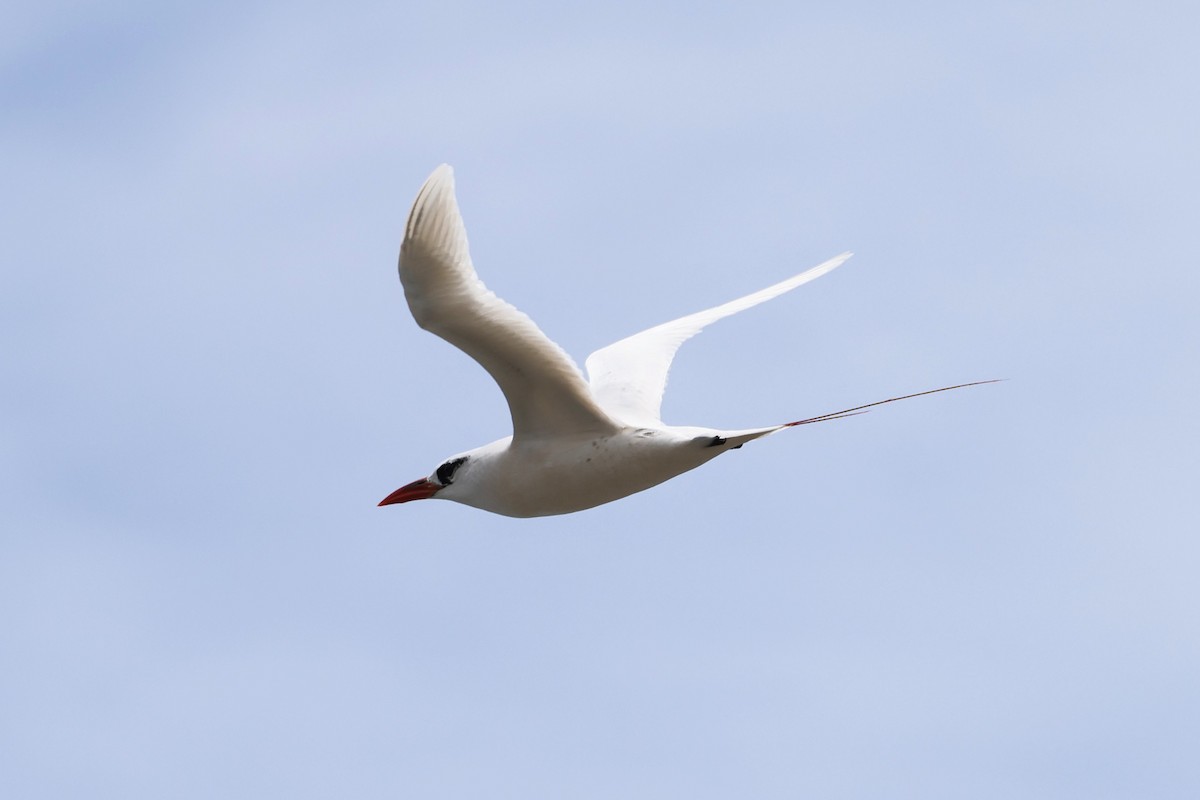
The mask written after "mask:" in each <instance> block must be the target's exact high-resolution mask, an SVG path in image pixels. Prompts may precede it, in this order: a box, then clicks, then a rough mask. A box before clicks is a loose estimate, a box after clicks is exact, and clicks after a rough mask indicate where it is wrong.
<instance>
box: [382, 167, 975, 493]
mask: <svg viewBox="0 0 1200 800" xmlns="http://www.w3.org/2000/svg"><path fill="white" fill-rule="evenodd" d="M850 255H851V254H850V253H842V254H841V255H839V256H836V257H835V258H831V259H830V260H828V261H826V262H825V263H823V264H820V265H818V266H816V267H813V268H812V269H810V270H808V271H807V272H803V273H801V274H799V275H797V276H795V277H793V278H789V279H788V280H785V281H782V282H780V283H777V284H775V285H774V286H770V287H767V288H766V289H763V290H761V291H758V292H755V293H754V294H750V295H747V296H745V297H742V298H740V299H738V300H733V301H731V302H728V303H725V304H724V305H720V306H717V307H716V308H710V309H708V310H707V311H700V312H698V313H695V314H691V315H690V316H686V317H683V318H681V319H677V320H674V321H673V322H666V323H663V324H662V325H659V326H657V327H654V328H650V329H649V330H646V331H642V332H641V333H638V334H635V335H633V336H630V337H628V338H626V339H622V340H621V341H619V342H616V343H615V344H610V345H609V346H608V347H604V348H602V349H600V350H597V351H596V352H594V353H592V354H591V355H590V356H588V359H587V362H586V366H587V372H588V380H587V381H584V378H583V375H582V374H581V373H580V371H579V368H578V367H577V366H576V365H575V362H574V361H572V360H571V357H570V356H568V355H567V354H566V352H565V351H563V349H562V348H561V347H559V346H558V345H557V344H555V343H554V342H552V341H550V339H549V338H548V337H547V336H546V335H545V334H544V333H542V331H541V330H540V329H539V328H538V326H537V325H536V324H534V322H533V320H531V319H530V318H529V317H528V316H526V315H525V314H522V313H521V312H520V311H518V310H517V309H515V308H513V307H512V306H511V305H509V304H508V303H506V302H505V301H503V300H501V299H500V298H499V297H497V296H496V295H495V294H493V293H492V292H490V291H488V289H487V287H486V286H484V285H483V282H482V281H480V280H479V277H478V276H477V275H476V274H475V268H474V266H472V264H471V256H470V253H469V252H468V248H467V232H466V228H465V227H464V225H463V220H462V216H461V214H460V213H459V210H458V203H457V201H456V199H455V196H454V173H453V170H451V168H450V167H449V166H448V165H445V164H443V165H442V166H440V167H438V168H437V169H436V170H434V171H433V174H432V175H430V176H429V178H428V180H426V181H425V185H424V186H422V187H421V191H420V192H419V193H418V194H417V199H416V201H415V202H414V203H413V207H412V211H411V212H410V213H409V217H408V224H407V226H406V227H405V231H404V242H403V244H402V245H401V246H400V281H401V283H402V284H403V286H404V296H405V297H406V298H407V300H408V307H409V309H410V310H411V311H412V315H413V318H414V319H415V320H416V322H417V324H418V325H420V326H421V327H422V328H424V329H425V330H427V331H430V332H431V333H435V334H437V335H438V336H440V337H442V338H443V339H445V340H446V341H448V342H450V343H451V344H453V345H454V346H456V347H458V348H459V349H460V350H462V351H463V352H465V353H466V354H467V355H469V356H471V357H472V358H474V359H475V360H476V361H478V362H479V363H480V365H482V366H483V368H484V369H486V370H487V371H488V372H489V373H490V374H491V376H492V378H493V379H494V380H495V381H496V383H497V384H499V385H500V389H501V391H503V392H504V397H505V399H506V400H507V401H508V408H509V411H510V413H511V415H512V426H513V433H512V436H508V437H505V438H503V439H500V440H498V441H495V442H492V443H491V444H487V445H484V446H483V447H478V448H476V449H474V450H470V451H468V452H466V453H461V454H459V455H456V456H453V457H451V458H448V459H446V461H444V462H443V463H442V464H441V465H440V466H439V467H438V468H437V469H435V470H434V471H433V473H432V474H431V475H429V476H428V477H426V478H420V479H418V480H416V481H413V482H412V483H409V484H407V485H405V486H402V487H401V488H399V489H397V490H396V491H394V492H392V493H391V494H390V495H388V496H387V497H386V498H384V499H383V501H381V502H380V503H379V505H381V506H383V505H390V504H392V503H406V502H408V501H410V500H422V499H426V498H431V497H433V498H438V499H441V500H454V501H455V502H458V503H464V504H466V505H469V506H474V507H476V508H481V509H484V510H486V511H492V512H495V513H497V514H504V515H506V516H510V517H538V516H546V515H550V514H568V513H570V512H573V511H581V510H583V509H586V508H592V507H593V506H598V505H600V504H602V503H608V502H610V501H613V500H618V499H620V498H622V497H625V496H627V495H631V494H633V493H635V492H640V491H642V490H643V489H649V488H650V487H651V486H656V485H657V484H660V483H662V482H663V481H666V480H669V479H670V478H674V477H675V476H676V475H679V474H681V473H684V472H687V471H688V470H691V469H695V468H696V467H698V466H700V465H701V464H704V463H705V462H707V461H711V460H712V459H714V458H716V457H717V456H719V455H721V454H722V453H725V452H728V451H729V450H733V449H736V448H738V447H741V446H742V445H743V444H745V443H746V442H749V441H751V440H753V439H758V438H760V437H763V436H766V435H768V434H771V433H775V432H776V431H779V430H782V429H783V428H788V427H794V426H796V425H803V424H807V423H810V422H822V421H825V420H829V419H838V418H841V417H843V416H848V415H851V414H854V413H861V410H862V409H864V408H867V406H859V407H857V408H852V409H846V410H845V411H840V412H835V413H832V414H824V415H821V416H819V417H812V418H810V419H805V420H797V421H795V422H788V423H784V424H782V425H772V426H769V427H766V428H753V429H750V430H739V431H725V430H715V429H712V428H694V427H679V426H674V425H666V424H664V423H663V422H662V420H661V419H660V416H659V408H660V405H661V403H662V395H663V390H664V389H665V388H666V383H667V372H668V370H669V369H670V367H671V360H672V359H673V358H674V356H675V351H676V350H678V349H679V346H680V345H681V344H683V343H684V342H685V341H687V340H688V339H690V338H691V337H693V336H695V335H696V334H697V333H699V332H700V331H701V330H702V329H703V328H704V327H705V326H706V325H708V324H709V323H712V322H715V321H717V320H719V319H721V318H723V317H727V316H729V315H731V314H736V313H737V312H739V311H743V310H745V309H747V308H750V307H751V306H755V305H758V304H759V303H762V302H765V301H767V300H770V299H771V298H773V297H778V296H779V295H781V294H783V293H784V292H788V291H791V290H792V289H795V288H796V287H797V286H801V285H803V284H805V283H808V282H809V281H811V280H814V279H816V278H819V277H820V276H822V275H824V274H826V273H827V272H830V271H831V270H833V269H835V268H836V267H838V266H839V265H841V264H842V263H843V262H844V261H845V260H846V259H848V258H849V257H850ZM979 383H990V381H980V382H979ZM961 385H962V386H972V385H975V384H961ZM956 388H959V387H958V386H948V387H945V388H944V389H935V390H933V391H934V392H939V391H946V390H948V389H956ZM929 393H930V392H920V393H918V394H929ZM915 396H916V395H906V396H905V397H915ZM905 397H896V398H891V399H889V400H883V401H879V403H870V404H868V405H872V406H873V405H879V404H880V403H888V402H892V401H894V400H901V399H905Z"/></svg>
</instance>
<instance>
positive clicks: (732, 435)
mask: <svg viewBox="0 0 1200 800" xmlns="http://www.w3.org/2000/svg"><path fill="white" fill-rule="evenodd" d="M1002 380H1004V379H1003V378H993V379H992V380H987V381H972V382H971V383H958V384H955V385H954V386H943V387H942V388H940V389H927V390H925V391H923V392H914V393H913V394H904V395H900V396H899V397H889V398H888V399H887V400H876V401H875V402H874V403H867V404H865V405H861V406H855V407H854V408H844V409H842V410H841V411H831V412H830V413H828V414H819V415H817V416H815V417H808V418H807V419H798V420H796V421H795V422H785V423H783V424H782V425H772V426H771V427H769V428H753V429H750V430H744V431H730V432H728V433H725V434H723V435H722V436H721V437H720V438H722V439H724V440H725V441H724V442H721V444H727V445H728V447H730V448H734V447H741V446H742V445H744V444H745V443H746V442H750V441H753V440H755V439H760V438H762V437H763V436H769V435H771V434H772V433H776V432H778V431H781V430H783V429H784V428H795V427H797V426H799V425H811V424H813V423H814V422H830V421H831V420H835V419H845V418H846V417H856V416H858V415H859V414H866V413H867V409H869V408H873V407H875V406H881V405H884V404H885V403H895V402H896V401H897V400H908V399H910V398H913V397H922V396H924V395H927V394H937V393H938V392H948V391H950V390H951V389H965V388H967V387H968V386H982V385H983V384H985V383H999V382H1000V381H1002Z"/></svg>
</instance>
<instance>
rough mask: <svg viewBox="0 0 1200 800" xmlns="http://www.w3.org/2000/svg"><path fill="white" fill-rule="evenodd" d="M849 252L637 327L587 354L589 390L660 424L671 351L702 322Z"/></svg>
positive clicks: (773, 292)
mask: <svg viewBox="0 0 1200 800" xmlns="http://www.w3.org/2000/svg"><path fill="white" fill-rule="evenodd" d="M850 256H851V253H842V254H841V255H840V256H837V257H836V258H831V259H830V260H828V261H826V262H825V263H824V264H819V265H818V266H815V267H813V268H812V269H810V270H808V271H807V272H802V273H800V274H799V275H797V276H795V277H794V278H788V279H787V280H786V281H782V282H780V283H777V284H775V285H774V286H768V287H767V288H766V289H763V290H761V291H758V292H755V293H754V294H748V295H746V296H745V297H741V298H738V299H737V300H731V301H729V302H728V303H725V304H724V305H719V306H717V307H716V308H710V309H708V310H707V311H699V312H697V313H695V314H690V315H688V316H686V317H681V318H680V319H677V320H674V321H672V322H664V323H663V324H662V325H658V326H656V327H653V328H650V329H649V330H645V331H642V332H641V333H636V334H634V335H633V336H630V337H628V338H625V339H622V340H621V341H619V342H615V343H614V344H610V345H609V346H608V347H604V348H601V349H600V350H597V351H596V352H594V353H592V354H591V355H590V356H588V359H587V372H588V380H589V381H590V383H591V386H592V394H593V395H594V396H595V398H596V400H597V401H598V402H599V403H600V405H601V407H602V408H604V410H605V411H607V412H608V413H609V414H611V415H612V416H614V417H615V418H616V419H618V420H621V421H623V422H626V423H629V424H632V425H648V426H653V425H661V424H662V423H661V421H660V419H661V418H660V408H661V406H662V396H663V390H664V389H666V387H667V372H668V371H669V370H670V369H671V360H672V359H674V358H675V351H676V350H678V349H679V346H680V345H681V344H683V343H684V342H686V341H687V340H688V339H690V338H692V337H693V336H695V335H696V334H697V333H699V332H700V331H702V330H703V329H704V327H705V326H707V325H709V324H710V323H713V322H716V321H717V320H719V319H722V318H724V317H728V316H730V315H731V314H736V313H737V312H739V311H744V310H746V309H747V308H750V307H752V306H756V305H758V304H759V303H763V302H766V301H767V300H770V299H771V298H773V297H778V296H779V295H781V294H783V293H784V292H788V291H791V290H792V289H795V288H796V287H797V286H800V285H801V284H805V283H808V282H809V281H811V280H813V279H815V278H819V277H821V276H822V275H824V274H825V273H827V272H829V271H830V270H832V269H834V268H836V267H838V266H839V265H841V263H842V262H843V261H845V260H846V259H848V258H849V257H850Z"/></svg>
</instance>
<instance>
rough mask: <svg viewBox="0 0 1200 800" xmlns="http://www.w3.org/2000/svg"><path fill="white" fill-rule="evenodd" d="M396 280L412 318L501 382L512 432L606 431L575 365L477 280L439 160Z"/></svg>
mask: <svg viewBox="0 0 1200 800" xmlns="http://www.w3.org/2000/svg"><path fill="white" fill-rule="evenodd" d="M400 282H401V283H402V284H403V286H404V296H405V298H406V299H407V300H408V307H409V309H410V310H411V311H412V315H413V319H415V320H416V322H417V324H418V325H420V326H421V327H422V328H424V329H425V330H427V331H429V332H431V333H434V334H437V335H438V336H440V337H441V338H443V339H445V340H446V341H447V342H449V343H450V344H452V345H454V346H455V347H457V348H459V349H460V350H462V351H463V352H464V353H466V354H467V355H469V356H471V358H473V359H475V360H476V361H478V362H479V364H480V365H482V366H483V368H484V369H486V370H487V371H488V373H490V374H491V376H492V378H493V379H494V380H495V381H496V383H497V384H499V386H500V390H501V391H502V392H503V393H504V397H505V399H506V400H508V407H509V411H510V412H511V414H512V423H513V437H514V439H520V438H526V437H529V438H534V437H544V436H561V435H567V434H572V433H581V432H590V431H609V430H613V429H615V428H616V427H618V426H617V424H616V423H615V422H613V420H612V419H610V418H609V416H608V415H607V414H606V413H605V412H604V411H603V410H601V408H600V407H599V406H598V405H597V404H596V401H595V400H594V399H593V398H592V394H591V391H590V390H589V388H588V385H587V384H586V383H585V382H584V380H583V375H582V374H581V373H580V371H579V367H578V366H576V364H575V362H574V361H572V360H571V357H570V356H568V355H567V354H566V352H564V351H563V349H562V348H561V347H559V346H558V345H557V344H555V343H554V342H552V341H550V339H549V338H548V337H547V336H546V334H544V333H542V331H541V330H540V329H539V328H538V326H537V325H536V324H535V323H534V322H533V320H531V319H530V318H529V317H528V316H526V315H525V314H522V313H521V312H520V311H518V310H517V309H515V308H514V307H513V306H511V305H509V304H508V303H506V302H505V301H503V300H501V299H500V298H499V297H497V296H496V295H495V294H493V293H492V292H491V291H489V290H488V288H487V287H486V286H484V284H483V281H481V280H479V276H478V275H477V274H476V273H475V267H474V266H473V265H472V264H471V255H470V251H469V249H468V245H467V232H466V227H465V226H464V225H463V221H462V215H461V214H460V213H459V210H458V202H457V201H456V199H455V196H454V172H453V170H451V168H450V167H449V166H447V165H445V164H443V165H442V166H440V167H438V168H437V169H436V170H434V172H433V174H432V175H430V176H429V179H428V180H427V181H426V182H425V185H424V186H422V187H421V191H420V193H419V194H418V195H417V199H416V201H415V202H414V203H413V207H412V212H411V213H410V214H409V217H408V224H407V226H406V227H405V231H404V242H403V244H402V245H401V246H400Z"/></svg>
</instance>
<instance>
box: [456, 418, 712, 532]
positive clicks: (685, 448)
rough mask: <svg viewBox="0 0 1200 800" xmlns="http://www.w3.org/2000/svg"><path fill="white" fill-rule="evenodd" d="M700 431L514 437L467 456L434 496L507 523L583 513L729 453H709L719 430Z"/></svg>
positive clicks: (650, 430) (626, 430)
mask: <svg viewBox="0 0 1200 800" xmlns="http://www.w3.org/2000/svg"><path fill="white" fill-rule="evenodd" d="M692 431H695V432H696V433H695V435H690V433H691V432H692ZM701 431H702V429H699V428H696V429H686V428H671V427H662V428H633V427H623V428H618V429H616V430H615V431H611V432H607V433H599V432H597V433H592V434H587V433H582V434H578V435H568V436H563V437H559V438H555V439H530V440H518V441H515V442H514V441H513V438H512V437H511V436H509V437H506V438H504V439H500V440H499V441H496V442H492V443H491V444H489V445H485V446H483V447H480V448H477V449H476V450H473V451H471V452H470V453H468V454H465V455H466V456H467V461H466V462H464V463H463V464H462V466H461V467H459V468H458V469H457V470H456V471H455V473H454V475H453V478H452V483H451V484H449V485H447V486H446V487H445V488H443V489H442V490H440V491H439V492H438V493H437V495H436V496H437V497H439V498H443V499H446V500H457V501H458V502H460V503H464V504H466V505H469V506H475V507H476V508H482V509H484V510H486V511H492V512H495V513H497V514H504V515H505V516H509V517H539V516H545V515H549V514H568V513H571V512H572V511H582V510H583V509H585V508H592V507H593V506H598V505H601V504H602V503H608V502H610V501H612V500H619V499H620V498H622V497H626V496H628V495H631V494H633V493H635V492H640V491H642V490H643V489H649V488H650V487H651V486H657V485H658V484H660V483H662V482H663V481H666V480H669V479H671V478H674V477H675V476H676V475H680V474H682V473H684V472H687V471H688V470H691V469H695V468H696V467H698V466H700V465H701V464H704V463H705V462H707V461H709V460H711V459H713V458H716V457H717V456H718V455H720V454H721V453H723V452H725V450H726V449H728V446H729V445H727V444H726V445H718V446H712V444H711V443H712V442H713V441H714V439H717V438H720V436H719V432H718V431H704V432H701Z"/></svg>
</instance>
